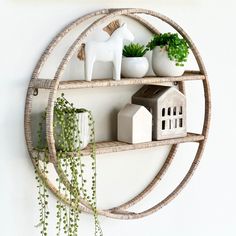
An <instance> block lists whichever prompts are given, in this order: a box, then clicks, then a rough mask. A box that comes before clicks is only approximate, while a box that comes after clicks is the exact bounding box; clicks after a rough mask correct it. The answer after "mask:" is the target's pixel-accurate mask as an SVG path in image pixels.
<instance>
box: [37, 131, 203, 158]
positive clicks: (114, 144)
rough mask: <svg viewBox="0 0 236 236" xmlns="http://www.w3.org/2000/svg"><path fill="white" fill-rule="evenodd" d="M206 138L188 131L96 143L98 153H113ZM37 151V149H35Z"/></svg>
mask: <svg viewBox="0 0 236 236" xmlns="http://www.w3.org/2000/svg"><path fill="white" fill-rule="evenodd" d="M202 140H204V136H203V135H201V134H194V133H188V134H187V136H186V137H181V138H173V139H165V140H158V141H151V142H146V143H137V144H129V143H124V142H119V141H104V142H98V143H96V154H97V155H98V154H104V153H113V152H122V151H129V150H137V149H147V148H152V147H158V146H164V145H173V144H179V143H188V142H199V141H202ZM34 152H37V151H34ZM81 153H82V154H83V155H84V156H86V155H89V154H90V146H88V147H86V148H85V149H83V150H82V151H81ZM68 154H69V155H73V154H74V153H72V152H71V153H68Z"/></svg>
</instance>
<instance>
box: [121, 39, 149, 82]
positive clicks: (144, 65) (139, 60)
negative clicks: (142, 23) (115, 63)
mask: <svg viewBox="0 0 236 236" xmlns="http://www.w3.org/2000/svg"><path fill="white" fill-rule="evenodd" d="M147 51H148V49H147V48H146V47H145V46H144V45H141V44H139V43H130V44H129V45H125V46H124V48H123V58H122V63H121V74H122V76H123V77H126V78H142V77H144V76H145V75H146V73H147V71H148V68H149V64H148V60H147V58H146V57H144V54H145V53H146V52H147Z"/></svg>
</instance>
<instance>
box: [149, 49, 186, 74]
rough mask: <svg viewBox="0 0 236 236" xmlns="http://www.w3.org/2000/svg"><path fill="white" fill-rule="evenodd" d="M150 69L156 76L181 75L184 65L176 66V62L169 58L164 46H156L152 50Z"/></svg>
mask: <svg viewBox="0 0 236 236" xmlns="http://www.w3.org/2000/svg"><path fill="white" fill-rule="evenodd" d="M152 69H153V71H154V73H155V74H156V75H157V76H181V75H183V73H184V70H185V66H176V62H175V61H171V60H170V59H169V57H168V53H167V51H166V50H165V47H163V48H161V47H160V46H156V47H155V48H154V49H153V52H152Z"/></svg>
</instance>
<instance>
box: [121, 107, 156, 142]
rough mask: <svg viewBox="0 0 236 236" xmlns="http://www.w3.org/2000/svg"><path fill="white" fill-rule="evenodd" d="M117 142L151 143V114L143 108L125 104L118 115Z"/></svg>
mask: <svg viewBox="0 0 236 236" xmlns="http://www.w3.org/2000/svg"><path fill="white" fill-rule="evenodd" d="M117 131H118V135H117V136H118V137H117V139H118V141H121V142H126V143H132V144H134V143H143V142H150V141H152V114H151V113H150V112H149V111H148V110H147V109H146V108H145V107H144V106H140V105H135V104H127V105H126V106H125V107H124V108H123V109H121V111H120V112H119V113H118V127H117Z"/></svg>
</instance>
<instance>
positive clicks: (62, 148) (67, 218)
mask: <svg viewBox="0 0 236 236" xmlns="http://www.w3.org/2000/svg"><path fill="white" fill-rule="evenodd" d="M82 113H85V114H86V115H87V118H88V123H87V125H88V127H87V128H88V129H89V134H88V135H89V136H88V142H90V144H89V149H90V158H89V163H87V162H86V166H85V163H84V161H83V159H84V158H83V154H82V153H81V149H82V148H84V147H85V146H86V145H87V143H86V141H84V140H83V137H82V135H81V130H80V128H81V124H80V115H81V114H82ZM45 122H46V113H45V112H44V113H43V115H42V117H41V121H40V123H39V129H38V132H37V133H38V143H37V148H36V149H37V150H38V152H37V158H36V166H35V173H36V180H37V182H38V185H37V188H38V204H39V224H38V225H37V227H40V228H41V230H40V233H41V235H42V236H46V235H48V233H47V232H48V217H49V210H48V198H49V194H48V190H47V188H46V186H45V183H44V180H43V179H42V178H40V176H39V174H38V171H37V169H38V168H40V169H41V171H42V173H43V174H45V175H47V174H48V170H47V166H48V163H49V155H48V153H49V152H48V147H47V146H46V145H44V139H45V137H44V133H43V128H44V125H45ZM53 126H54V137H55V142H56V147H57V162H58V167H59V168H58V169H59V171H60V172H59V176H58V178H57V179H56V181H57V183H58V191H59V193H62V194H64V196H65V197H66V198H67V199H68V200H69V203H70V204H69V205H66V204H65V203H63V202H61V201H60V200H57V205H56V207H57V214H56V217H57V223H56V230H57V234H56V235H57V236H60V235H61V233H62V232H63V233H64V234H65V235H68V236H75V235H77V234H78V227H79V220H80V213H81V210H80V199H83V200H84V201H86V202H87V203H88V205H89V206H90V208H91V209H92V210H93V215H94V223H95V236H102V235H103V233H102V229H101V227H100V224H99V220H98V214H97V204H96V202H97V201H96V145H95V131H94V119H93V116H92V114H91V111H88V110H86V109H77V108H75V107H74V106H73V103H70V102H68V101H67V99H66V98H65V97H64V94H63V93H62V94H61V97H58V98H57V100H56V102H55V105H54V122H53ZM85 128H86V127H85ZM85 170H86V171H87V170H90V171H92V177H91V179H90V180H89V181H88V180H87V179H86V177H85V172H86V171H85ZM60 173H61V174H62V175H63V176H65V177H66V178H67V179H68V180H69V184H67V183H65V182H64V181H63V178H60Z"/></svg>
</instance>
